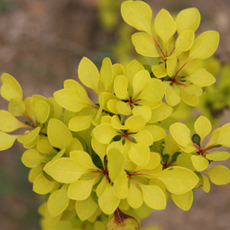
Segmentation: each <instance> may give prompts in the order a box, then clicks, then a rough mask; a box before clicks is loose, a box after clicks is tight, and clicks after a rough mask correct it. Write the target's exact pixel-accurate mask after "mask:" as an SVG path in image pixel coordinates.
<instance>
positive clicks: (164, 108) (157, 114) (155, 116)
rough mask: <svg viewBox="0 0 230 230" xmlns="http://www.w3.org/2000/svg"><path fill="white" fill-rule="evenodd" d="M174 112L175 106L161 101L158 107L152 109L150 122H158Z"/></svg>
mask: <svg viewBox="0 0 230 230" xmlns="http://www.w3.org/2000/svg"><path fill="white" fill-rule="evenodd" d="M172 112H173V108H172V107H171V106H169V105H167V104H166V103H165V102H163V103H161V105H160V106H158V107H157V108H156V109H152V115H151V118H150V120H149V121H148V123H156V122H158V121H163V120H165V119H166V118H167V117H169V116H170V115H171V114H172Z"/></svg>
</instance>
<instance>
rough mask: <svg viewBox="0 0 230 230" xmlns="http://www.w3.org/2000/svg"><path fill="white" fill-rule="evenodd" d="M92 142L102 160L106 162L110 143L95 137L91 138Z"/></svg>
mask: <svg viewBox="0 0 230 230" xmlns="http://www.w3.org/2000/svg"><path fill="white" fill-rule="evenodd" d="M91 144H92V148H93V150H94V151H95V152H96V154H97V155H98V156H99V157H100V159H101V162H104V157H105V155H106V150H107V147H108V144H101V143H100V142H98V141H97V140H96V139H95V138H94V137H93V138H92V140H91Z"/></svg>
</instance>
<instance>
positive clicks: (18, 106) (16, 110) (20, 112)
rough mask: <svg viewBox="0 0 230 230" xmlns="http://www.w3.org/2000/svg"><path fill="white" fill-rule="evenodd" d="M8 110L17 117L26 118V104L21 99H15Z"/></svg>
mask: <svg viewBox="0 0 230 230" xmlns="http://www.w3.org/2000/svg"><path fill="white" fill-rule="evenodd" d="M8 110H9V112H10V113H11V114H13V115H14V116H15V117H18V116H25V110H26V106H25V103H24V102H23V101H22V100H21V99H19V98H13V99H11V100H10V102H9V104H8Z"/></svg>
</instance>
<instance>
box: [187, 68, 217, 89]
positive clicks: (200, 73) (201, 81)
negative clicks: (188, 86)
mask: <svg viewBox="0 0 230 230" xmlns="http://www.w3.org/2000/svg"><path fill="white" fill-rule="evenodd" d="M186 80H189V81H191V82H192V83H193V84H195V85H198V86H200V87H205V86H210V85H212V84H214V83H215V82H216V79H215V77H214V76H213V75H212V74H210V73H209V72H208V71H207V70H206V69H204V68H201V69H198V70H196V71H195V72H194V73H192V74H191V75H189V76H188V77H186Z"/></svg>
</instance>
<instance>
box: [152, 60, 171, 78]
mask: <svg viewBox="0 0 230 230" xmlns="http://www.w3.org/2000/svg"><path fill="white" fill-rule="evenodd" d="M151 69H152V71H153V74H154V76H155V77H156V78H163V77H165V76H166V75H167V69H166V68H165V63H164V62H163V63H161V64H158V65H152V67H151Z"/></svg>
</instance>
